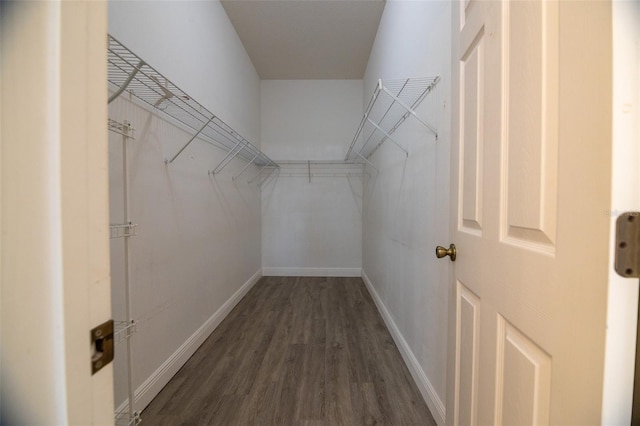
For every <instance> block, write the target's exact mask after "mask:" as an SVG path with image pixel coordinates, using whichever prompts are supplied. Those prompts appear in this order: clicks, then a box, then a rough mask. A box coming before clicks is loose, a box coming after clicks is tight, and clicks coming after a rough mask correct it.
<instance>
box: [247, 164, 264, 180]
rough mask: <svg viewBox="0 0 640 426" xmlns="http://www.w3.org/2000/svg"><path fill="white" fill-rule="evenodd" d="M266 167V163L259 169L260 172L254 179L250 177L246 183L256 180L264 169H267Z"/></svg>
mask: <svg viewBox="0 0 640 426" xmlns="http://www.w3.org/2000/svg"><path fill="white" fill-rule="evenodd" d="M267 166H269V164H268V163H267V164H265V165H264V166H262V168H261V169H260V171H258V173H257V174H256V175H255V176H254V177H252V178H251V179H249V181H248V182H247V183H253V181H254V180H256V178H257V177H258V176H260V175H261V174H262V171H263V170H264V169H266V168H267Z"/></svg>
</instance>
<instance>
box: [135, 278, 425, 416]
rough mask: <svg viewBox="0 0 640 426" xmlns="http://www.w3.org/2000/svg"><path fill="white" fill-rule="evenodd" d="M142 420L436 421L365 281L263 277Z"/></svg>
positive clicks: (149, 407) (146, 410) (189, 361)
mask: <svg viewBox="0 0 640 426" xmlns="http://www.w3.org/2000/svg"><path fill="white" fill-rule="evenodd" d="M142 419H143V420H142V421H143V425H225V426H226V425H261V426H263V425H264V426H268V425H305V426H325V425H326V426H333V425H426V426H429V425H435V421H434V420H433V417H432V416H431V413H430V412H429V410H428V408H427V406H426V404H425V403H424V401H423V400H422V397H421V395H420V393H419V391H418V389H417V387H416V385H415V383H414V382H413V381H412V379H411V375H410V373H409V371H408V369H407V368H406V366H405V365H404V363H403V361H402V357H401V355H400V352H399V351H398V349H397V347H396V346H395V344H394V342H393V339H392V337H391V335H390V334H389V331H388V330H387V328H386V327H385V325H384V322H383V320H382V318H381V317H380V315H379V313H378V311H377V309H376V306H375V304H374V302H373V300H372V298H371V296H370V295H369V293H368V291H367V289H366V287H365V286H364V283H363V282H362V280H361V279H360V278H335V277H265V278H262V279H261V280H260V281H259V282H258V283H257V284H256V285H255V286H254V287H253V288H252V289H251V291H249V292H248V293H247V295H246V296H245V297H244V298H243V299H242V300H241V301H240V302H239V303H238V305H237V306H236V307H235V308H234V309H233V310H232V311H231V313H230V314H229V315H228V316H227V318H225V320H224V321H222V323H221V324H220V325H219V326H218V328H217V329H216V330H215V331H214V332H213V333H212V334H211V336H210V337H209V338H208V339H207V340H206V341H205V342H204V343H203V344H202V346H201V347H200V348H199V349H198V351H197V352H196V353H195V354H194V355H193V356H192V357H191V359H189V360H188V361H187V363H186V364H185V365H184V366H183V368H182V369H181V370H180V371H179V372H178V373H177V374H176V375H175V376H174V378H173V379H172V380H171V381H170V382H169V383H168V384H167V386H166V387H165V388H164V389H163V390H162V391H161V392H160V394H159V395H158V396H157V397H156V398H155V399H154V400H153V401H152V402H151V404H149V406H148V407H147V408H146V409H145V410H144V412H143V413H142Z"/></svg>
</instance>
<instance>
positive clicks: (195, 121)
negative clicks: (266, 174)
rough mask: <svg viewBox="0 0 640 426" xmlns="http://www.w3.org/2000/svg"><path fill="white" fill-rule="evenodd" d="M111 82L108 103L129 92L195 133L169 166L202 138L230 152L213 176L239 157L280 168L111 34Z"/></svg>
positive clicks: (170, 160) (256, 163)
mask: <svg viewBox="0 0 640 426" xmlns="http://www.w3.org/2000/svg"><path fill="white" fill-rule="evenodd" d="M108 81H109V83H110V84H111V85H112V86H113V89H114V93H113V94H112V95H111V96H110V97H109V103H111V102H112V101H113V100H114V99H116V98H117V97H118V96H120V94H121V93H122V92H124V91H125V90H126V91H127V92H129V93H131V94H132V95H133V96H135V97H136V98H138V99H140V100H141V101H143V102H145V103H147V104H148V105H150V106H152V107H153V108H155V109H157V110H158V111H161V112H162V113H164V114H166V115H168V116H169V117H171V118H173V119H175V120H177V121H178V122H180V123H182V124H183V125H184V126H186V127H188V128H189V129H191V130H192V131H193V136H192V137H191V139H190V140H189V141H187V142H186V143H185V144H184V145H183V146H182V148H180V150H178V151H177V152H176V153H175V154H173V155H172V156H170V157H169V158H167V159H166V160H165V162H166V163H167V164H169V163H172V162H173V161H175V160H176V158H178V157H179V156H180V154H182V152H183V151H184V150H185V149H186V148H187V147H188V146H189V145H190V144H191V143H192V142H193V141H194V140H195V139H196V138H199V139H201V140H204V141H206V142H209V143H211V144H213V145H216V146H218V147H220V148H223V149H225V150H227V151H228V155H227V156H226V157H225V158H224V159H223V160H222V161H221V162H220V163H219V164H218V165H217V166H216V167H215V168H214V169H212V170H211V171H210V173H212V174H216V173H219V172H221V171H222V170H223V169H224V167H226V166H227V164H229V163H230V162H231V160H233V159H234V158H236V157H238V158H241V159H243V160H244V161H246V162H249V163H252V164H255V165H257V166H259V167H271V168H277V167H278V164H277V163H275V162H274V161H273V160H271V159H270V158H269V157H268V156H267V155H265V154H264V153H263V152H262V151H260V150H259V149H258V148H257V147H255V146H254V145H253V144H251V143H250V142H249V141H248V140H246V139H245V138H244V137H242V136H241V135H240V134H238V132H236V131H235V130H234V129H233V128H231V126H229V125H228V124H226V123H225V122H224V121H223V120H222V119H220V118H219V117H217V116H216V115H214V114H213V113H212V112H210V111H209V110H208V109H206V108H205V107H204V106H202V105H201V104H200V103H198V102H197V101H196V100H194V99H193V98H192V97H191V96H189V95H187V94H186V93H185V92H184V91H182V90H181V89H180V88H179V87H177V86H176V85H175V84H173V83H172V82H171V81H169V80H168V79H167V78H166V77H164V76H163V75H162V74H160V73H159V72H158V71H156V70H155V69H154V68H152V67H151V66H149V65H148V64H147V63H146V62H144V61H143V60H142V59H141V58H140V57H138V56H137V55H136V54H135V53H133V52H131V51H130V50H129V49H128V48H126V47H125V46H124V45H123V44H122V43H120V42H119V41H117V40H116V39H115V38H113V37H112V36H111V35H109V45H108Z"/></svg>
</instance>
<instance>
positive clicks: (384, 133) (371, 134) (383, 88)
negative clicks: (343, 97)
mask: <svg viewBox="0 0 640 426" xmlns="http://www.w3.org/2000/svg"><path fill="white" fill-rule="evenodd" d="M439 81H440V77H439V76H436V77H421V78H407V79H402V80H388V81H383V80H381V79H380V80H378V84H377V85H376V87H375V89H374V91H373V94H372V95H371V99H370V100H369V103H368V104H367V107H366V109H365V112H364V115H363V117H362V120H361V121H360V124H359V125H358V128H357V130H356V134H355V136H354V137H353V140H352V141H351V145H350V146H349V150H348V151H347V155H346V156H345V161H349V160H358V159H361V160H363V161H366V163H367V164H369V165H371V166H372V164H371V163H370V162H369V161H368V160H367V159H368V158H369V157H370V156H371V154H373V153H374V152H375V151H376V150H377V149H378V148H379V147H380V146H381V145H382V144H383V143H384V142H386V141H387V140H390V141H391V142H392V143H393V144H394V145H396V146H397V147H398V148H399V149H401V150H402V151H403V152H404V153H405V155H408V154H409V153H408V151H407V149H405V148H404V147H403V146H402V145H400V143H398V141H397V140H395V139H394V138H393V137H392V135H393V133H394V132H395V131H396V130H397V129H398V128H399V127H400V125H401V124H402V123H404V121H405V120H406V119H407V118H408V117H410V116H411V117H414V118H415V119H416V120H417V121H418V122H419V123H421V124H422V125H424V126H425V127H426V128H427V129H428V130H429V131H430V132H432V133H433V134H434V136H435V139H436V140H438V130H437V129H436V128H435V127H434V126H432V125H431V124H429V123H427V122H426V121H425V120H423V119H422V118H420V116H418V114H416V112H415V109H416V108H417V107H418V105H420V103H421V102H422V101H423V100H424V99H425V98H426V97H427V95H429V93H431V91H432V90H433V88H434V87H435V86H436V85H437V84H438V82H439ZM381 94H385V95H386V96H380V95H381Z"/></svg>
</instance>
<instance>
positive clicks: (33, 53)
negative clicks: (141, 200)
mask: <svg viewBox="0 0 640 426" xmlns="http://www.w3.org/2000/svg"><path fill="white" fill-rule="evenodd" d="M106 24H107V13H106V3H105V2H53V1H52V2H18V1H15V2H3V4H2V25H1V27H2V149H1V153H2V170H1V172H2V192H1V197H2V198H1V201H2V202H1V206H2V221H1V224H2V252H1V257H2V305H1V306H2V335H1V342H2V344H1V346H0V347H1V350H2V356H1V359H2V368H1V370H0V371H1V373H2V412H1V413H0V415H1V418H0V423H4V422H7V423H20V424H23V423H24V424H34V425H38V424H43V425H50V424H71V425H87V424H113V380H112V371H111V366H107V367H105V368H103V369H102V370H100V371H98V372H97V373H96V374H94V375H92V374H91V348H90V330H91V329H92V328H93V327H94V326H96V325H98V324H101V323H103V322H105V321H106V320H108V319H109V318H110V284H109V229H108V225H109V218H108V187H107V185H108V174H107V173H108V170H107V130H106V120H107V90H106V84H105V81H106V49H105V47H106Z"/></svg>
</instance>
